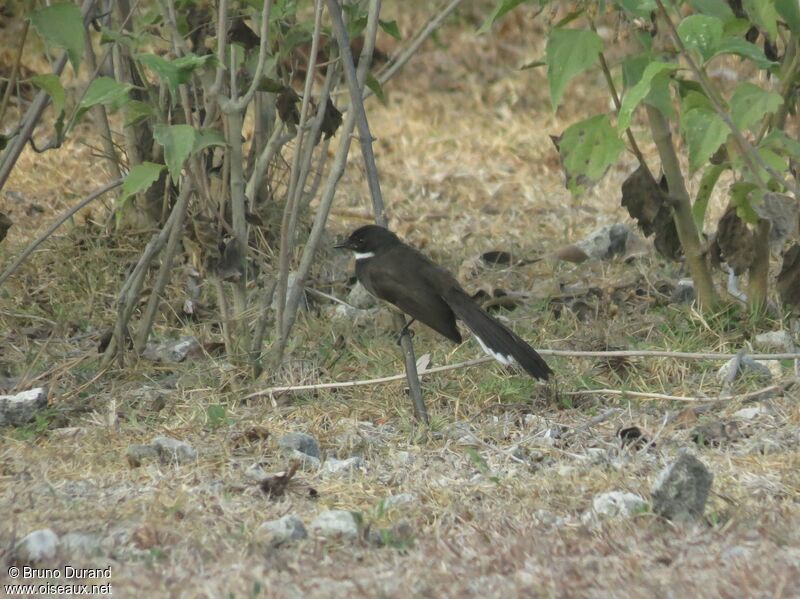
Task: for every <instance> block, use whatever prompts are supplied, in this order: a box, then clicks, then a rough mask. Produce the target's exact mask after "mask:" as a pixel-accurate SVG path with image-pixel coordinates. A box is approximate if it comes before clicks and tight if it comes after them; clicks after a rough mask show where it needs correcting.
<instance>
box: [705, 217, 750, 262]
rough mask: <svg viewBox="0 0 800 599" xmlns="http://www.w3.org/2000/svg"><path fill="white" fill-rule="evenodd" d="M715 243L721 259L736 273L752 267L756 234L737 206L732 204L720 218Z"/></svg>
mask: <svg viewBox="0 0 800 599" xmlns="http://www.w3.org/2000/svg"><path fill="white" fill-rule="evenodd" d="M714 243H715V244H716V246H717V247H718V248H719V256H718V257H719V259H721V260H722V261H724V262H727V263H728V266H729V267H731V268H732V269H733V272H734V273H735V274H737V275H740V274H742V273H743V272H745V271H747V269H748V268H750V265H751V264H752V263H753V260H754V258H755V236H754V234H753V232H752V231H751V230H750V228H749V227H748V226H747V224H746V223H745V222H744V221H743V220H742V219H741V218H739V216H738V215H737V214H736V208H735V207H733V206H730V207H729V208H728V210H726V211H725V214H723V215H722V218H720V219H719V224H718V225H717V235H716V237H715V240H714ZM715 249H716V248H715ZM712 255H713V253H712Z"/></svg>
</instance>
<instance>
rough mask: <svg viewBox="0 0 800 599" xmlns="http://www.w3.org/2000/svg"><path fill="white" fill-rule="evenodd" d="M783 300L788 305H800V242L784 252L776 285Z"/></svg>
mask: <svg viewBox="0 0 800 599" xmlns="http://www.w3.org/2000/svg"><path fill="white" fill-rule="evenodd" d="M775 286H776V287H777V289H778V293H779V294H780V296H781V301H782V302H783V303H784V304H786V305H787V306H800V244H794V245H793V246H792V247H790V248H789V249H788V250H786V252H784V254H783V266H781V272H780V273H779V274H778V280H777V282H776V285H775Z"/></svg>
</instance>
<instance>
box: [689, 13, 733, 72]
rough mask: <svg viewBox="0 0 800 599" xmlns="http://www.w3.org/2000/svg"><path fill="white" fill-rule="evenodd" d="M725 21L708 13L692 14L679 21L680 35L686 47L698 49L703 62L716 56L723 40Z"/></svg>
mask: <svg viewBox="0 0 800 599" xmlns="http://www.w3.org/2000/svg"><path fill="white" fill-rule="evenodd" d="M723 29H724V26H723V23H722V21H720V20H719V19H718V18H716V17H711V16H708V15H690V16H688V17H686V18H685V19H683V20H682V21H681V22H680V23H678V35H679V36H680V38H681V40H682V41H683V43H684V44H685V45H686V47H688V48H691V49H694V50H697V51H698V52H699V53H700V56H702V57H703V62H705V61H706V60H708V59H709V58H711V57H712V56H714V52H715V51H716V49H717V47H718V46H719V44H720V42H721V41H722V33H723Z"/></svg>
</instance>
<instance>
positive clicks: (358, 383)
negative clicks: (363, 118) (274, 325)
mask: <svg viewBox="0 0 800 599" xmlns="http://www.w3.org/2000/svg"><path fill="white" fill-rule="evenodd" d="M537 351H538V353H539V354H541V355H543V356H569V357H579V358H596V357H602V358H615V357H657V358H675V359H683V360H730V359H731V358H735V357H736V354H722V353H705V354H703V353H689V352H669V351H658V350H653V351H648V350H642V351H635V350H634V351H570V350H559V349H539V350H537ZM749 357H750V358H752V359H753V360H788V359H792V358H798V357H800V353H781V354H749ZM493 361H494V358H492V357H491V356H484V357H482V358H476V359H475V360H467V361H466V362H458V363H457V364H449V365H447V366H436V367H434V368H427V369H425V370H421V371H420V372H419V376H420V377H423V376H425V375H428V374H433V373H436V372H447V371H450V370H460V369H462V368H471V367H473V366H478V365H480V364H486V363H488V362H493ZM405 378H406V375H404V374H394V375H391V376H384V377H380V378H376V379H360V380H355V381H341V382H333V383H318V384H315V385H289V386H284V387H268V388H266V389H262V390H260V391H255V392H253V393H251V394H250V395H246V396H245V397H244V398H243V399H251V398H253V397H260V396H263V395H270V394H273V393H289V392H292V393H294V392H297V391H314V390H318V389H346V388H348V387H363V386H367V385H380V384H383V383H392V382H395V381H402V380H403V379H405ZM773 387H780V385H773V386H771V387H767V388H766V389H767V390H772V389H773ZM600 392H605V393H612V394H613V393H615V392H616V391H615V390H613V389H612V390H608V389H599V390H597V389H586V390H583V391H574V392H570V394H573V395H579V394H582V393H600ZM619 393H627V394H633V393H634V392H633V391H620V392H619ZM758 393H766V391H765V390H761V391H760V392H754V393H750V394H745V395H747V396H748V397H750V396H754V395H757V394H758ZM655 395H658V394H655ZM660 397H661V398H665V397H673V396H670V395H664V396H660ZM675 397H680V396H675ZM723 399H724V398H723ZM698 401H699V400H698ZM703 401H706V400H703Z"/></svg>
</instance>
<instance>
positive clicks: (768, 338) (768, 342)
mask: <svg viewBox="0 0 800 599" xmlns="http://www.w3.org/2000/svg"><path fill="white" fill-rule="evenodd" d="M755 346H756V347H758V348H759V349H777V350H778V351H781V352H793V351H795V348H794V338H792V334H791V333H790V332H789V331H769V332H767V333H759V334H758V335H756V338H755Z"/></svg>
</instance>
